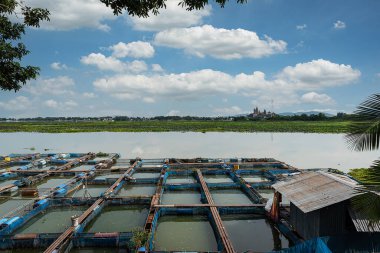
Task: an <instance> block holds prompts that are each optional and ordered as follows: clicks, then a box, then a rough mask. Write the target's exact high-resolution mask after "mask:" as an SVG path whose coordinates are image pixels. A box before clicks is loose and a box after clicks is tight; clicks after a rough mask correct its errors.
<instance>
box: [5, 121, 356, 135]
mask: <svg viewBox="0 0 380 253" xmlns="http://www.w3.org/2000/svg"><path fill="white" fill-rule="evenodd" d="M349 125H350V121H348V120H338V119H334V120H333V119H330V120H309V121H290V120H281V121H279V120H256V121H254V120H241V121H234V120H217V119H214V120H154V119H150V120H134V121H132V120H129V121H116V120H113V121H111V120H109V121H99V120H98V121H30V122H29V121H24V122H20V121H18V122H0V132H41V133H78V132H170V131H175V132H304V133H345V132H347V130H348V126H349Z"/></svg>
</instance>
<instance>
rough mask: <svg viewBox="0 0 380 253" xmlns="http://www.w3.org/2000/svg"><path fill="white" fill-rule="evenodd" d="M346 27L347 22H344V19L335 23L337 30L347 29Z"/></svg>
mask: <svg viewBox="0 0 380 253" xmlns="http://www.w3.org/2000/svg"><path fill="white" fill-rule="evenodd" d="M345 28H346V23H344V22H343V21H340V20H338V21H336V22H335V23H334V29H337V30H340V29H345Z"/></svg>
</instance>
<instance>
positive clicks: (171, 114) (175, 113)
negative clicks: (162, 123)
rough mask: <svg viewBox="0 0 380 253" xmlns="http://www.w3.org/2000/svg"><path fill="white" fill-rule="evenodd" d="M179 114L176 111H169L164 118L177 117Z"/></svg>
mask: <svg viewBox="0 0 380 253" xmlns="http://www.w3.org/2000/svg"><path fill="white" fill-rule="evenodd" d="M180 113H181V112H180V111H178V110H170V111H169V112H168V113H167V114H166V116H178V115H179V114H180Z"/></svg>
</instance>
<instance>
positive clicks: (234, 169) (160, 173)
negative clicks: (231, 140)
mask: <svg viewBox="0 0 380 253" xmlns="http://www.w3.org/2000/svg"><path fill="white" fill-rule="evenodd" d="M299 173H300V171H299V170H297V169H296V168H294V167H292V166H290V165H287V164H285V163H283V162H280V161H277V160H275V159H270V158H263V159H254V158H241V159H237V158H234V159H205V158H196V159H174V158H167V159H141V158H135V159H124V158H120V157H119V155H118V154H107V153H98V154H95V153H86V154H82V153H59V154H55V153H54V154H26V155H25V154H11V155H9V156H4V157H0V252H19V253H22V252H45V253H53V252H54V253H55V252H174V251H176V252H178V251H180V252H184V251H189V252H228V253H230V252H231V253H232V252H246V251H250V252H274V251H276V252H277V251H278V252H287V251H286V249H288V248H289V247H292V246H294V245H295V246H297V245H301V244H302V243H303V239H302V238H301V237H300V236H299V235H297V233H296V232H295V231H294V230H293V229H292V227H291V226H290V225H289V224H288V223H287V221H286V220H285V219H282V218H280V219H279V218H278V217H277V218H276V217H275V218H273V214H271V212H272V211H273V210H272V209H273V206H274V205H272V207H271V206H270V205H269V206H268V202H271V201H272V200H271V201H268V199H272V198H273V196H274V190H273V188H272V185H273V184H274V183H275V182H277V181H278V180H279V179H282V178H284V177H290V176H291V175H297V174H299ZM287 209H289V202H288V203H287V202H286V199H283V200H282V204H281V206H278V210H279V213H280V216H281V217H284V216H286V210H287ZM272 213H273V212H272ZM318 243H319V241H316V242H314V241H313V242H309V244H310V245H308V246H307V247H309V248H313V247H314V248H316V247H319V244H318ZM289 252H303V251H302V250H301V251H289ZM308 252H317V251H308ZM318 252H330V251H328V250H327V249H326V251H318Z"/></svg>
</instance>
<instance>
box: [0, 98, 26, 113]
mask: <svg viewBox="0 0 380 253" xmlns="http://www.w3.org/2000/svg"><path fill="white" fill-rule="evenodd" d="M31 104H32V103H31V101H30V100H29V98H27V97H25V96H18V97H16V98H14V99H11V100H8V101H7V102H0V108H3V109H5V110H8V111H22V110H27V109H30V106H31Z"/></svg>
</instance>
